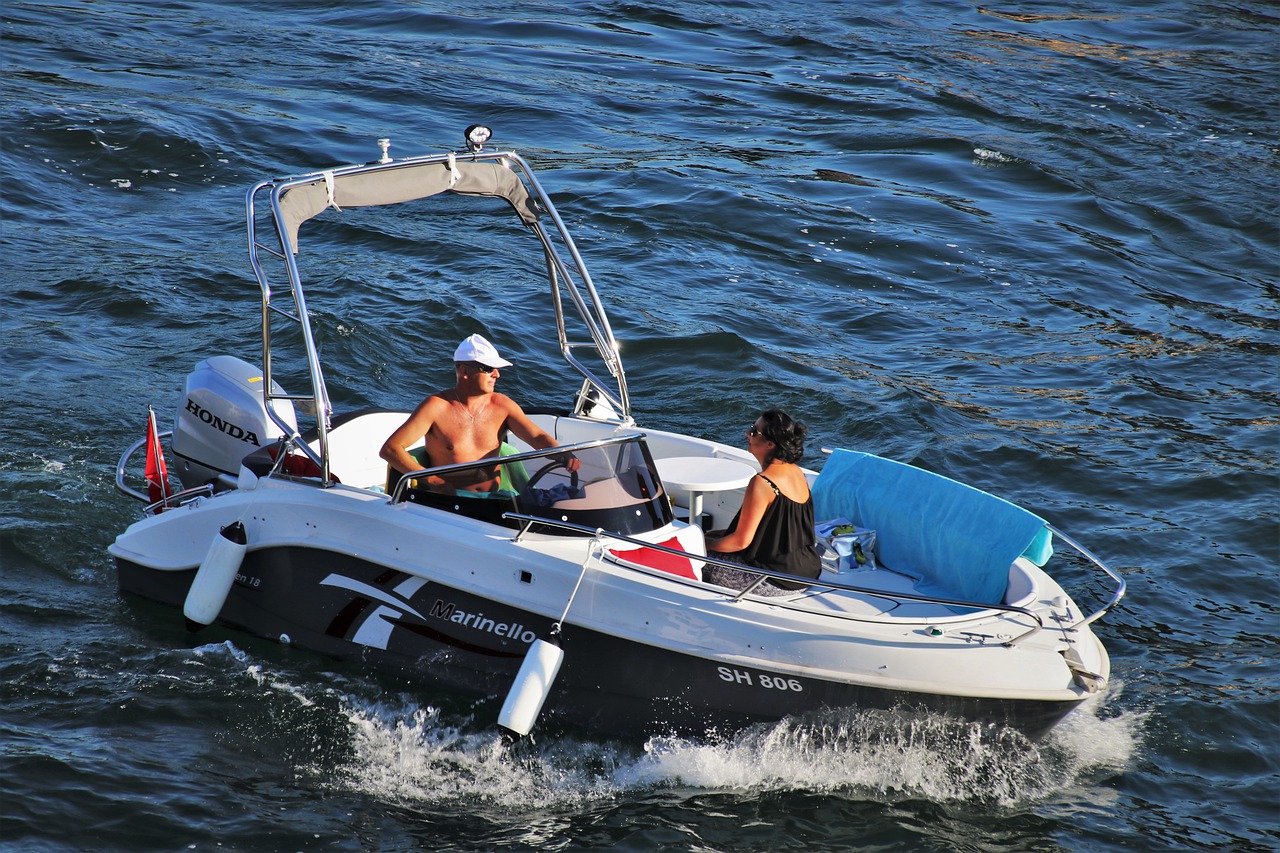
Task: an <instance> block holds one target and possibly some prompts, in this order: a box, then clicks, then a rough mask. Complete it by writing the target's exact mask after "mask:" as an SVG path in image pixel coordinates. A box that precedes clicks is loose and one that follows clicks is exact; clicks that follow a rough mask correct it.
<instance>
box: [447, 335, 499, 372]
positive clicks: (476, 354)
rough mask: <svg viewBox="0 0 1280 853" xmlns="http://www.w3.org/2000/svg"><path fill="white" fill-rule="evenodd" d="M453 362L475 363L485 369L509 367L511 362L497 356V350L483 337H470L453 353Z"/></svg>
mask: <svg viewBox="0 0 1280 853" xmlns="http://www.w3.org/2000/svg"><path fill="white" fill-rule="evenodd" d="M453 360H454V361H475V362H479V363H480V364H483V365H484V366H485V367H510V366H511V362H509V361H507V360H506V359H505V358H503V357H502V356H500V355H498V350H497V349H496V348H495V347H494V345H493V344H491V343H489V341H488V340H487V339H486V338H485V336H484V335H472V336H470V337H469V338H467V339H465V340H464V341H463V342H462V343H460V344H458V348H457V349H456V350H454V351H453Z"/></svg>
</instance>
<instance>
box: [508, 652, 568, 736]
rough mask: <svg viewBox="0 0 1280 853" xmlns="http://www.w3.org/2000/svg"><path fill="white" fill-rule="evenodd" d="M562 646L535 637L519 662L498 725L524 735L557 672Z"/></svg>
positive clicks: (530, 728) (538, 710) (529, 727)
mask: <svg viewBox="0 0 1280 853" xmlns="http://www.w3.org/2000/svg"><path fill="white" fill-rule="evenodd" d="M563 660H564V649H562V648H560V647H559V646H558V645H556V644H555V643H548V642H546V641H545V640H534V641H533V643H532V644H531V645H530V646H529V651H528V653H527V654H525V656H524V663H523V664H521V665H520V672H519V673H517V674H516V680H515V681H514V682H512V684H511V691H510V692H509V693H507V701H506V702H504V703H502V712H501V713H499V714H498V725H500V726H502V727H503V728H504V729H509V730H510V731H513V732H515V733H516V734H518V735H520V736H521V737H523V736H524V735H527V734H529V732H530V731H531V730H532V729H533V724H534V722H535V721H536V720H537V719H538V714H539V713H541V712H542V703H543V702H545V701H547V694H548V693H550V692H551V684H552V682H554V681H555V680H556V674H557V673H558V672H560V662H561V661H563Z"/></svg>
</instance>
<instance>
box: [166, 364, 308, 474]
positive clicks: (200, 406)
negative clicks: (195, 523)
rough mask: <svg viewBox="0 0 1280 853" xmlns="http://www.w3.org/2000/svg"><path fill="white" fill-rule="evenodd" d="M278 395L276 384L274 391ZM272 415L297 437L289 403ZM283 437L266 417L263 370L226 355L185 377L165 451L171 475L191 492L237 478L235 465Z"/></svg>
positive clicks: (281, 404)
mask: <svg viewBox="0 0 1280 853" xmlns="http://www.w3.org/2000/svg"><path fill="white" fill-rule="evenodd" d="M272 390H273V391H274V392H275V393H277V394H283V393H284V389H282V388H281V387H280V386H279V385H278V384H275V385H274V387H273V389H272ZM275 410H276V414H278V415H279V416H280V418H281V419H282V420H283V421H284V422H285V423H287V424H289V425H290V426H291V427H293V429H294V431H297V424H298V422H297V418H296V416H295V414H294V411H293V403H292V402H290V401H288V400H278V401H276V403H275ZM281 435H283V433H282V432H281V430H280V428H279V427H278V426H276V425H275V423H274V422H272V421H271V419H270V418H268V417H267V410H266V406H265V404H264V402H263V399H262V370H261V369H260V368H257V367H254V366H253V365H252V364H249V363H248V362H247V361H241V360H240V359H238V358H236V357H234V356H230V355H219V356H214V357H213V358H209V359H205V360H204V361H202V362H200V363H199V364H197V365H196V368H195V370H193V371H191V373H190V375H188V376H187V392H186V395H185V397H184V399H183V401H182V405H181V406H180V407H179V408H178V417H177V420H176V421H175V423H174V425H173V438H171V439H170V442H169V444H170V447H171V448H172V450H173V455H174V457H175V459H174V461H173V463H172V464H171V465H170V466H169V467H170V470H172V471H174V472H175V473H176V474H177V475H178V479H180V480H182V485H183V487H184V488H191V487H192V486H198V485H200V484H202V483H207V482H209V481H211V480H213V479H215V478H216V477H217V476H218V475H219V474H229V475H231V476H232V477H235V476H238V475H239V473H240V460H241V459H243V458H244V457H245V456H247V455H248V454H250V453H252V452H253V451H255V450H257V449H258V448H259V447H263V446H265V445H268V444H273V443H274V442H275V440H276V439H277V438H279V437H280V436H281Z"/></svg>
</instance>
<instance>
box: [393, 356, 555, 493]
mask: <svg viewBox="0 0 1280 853" xmlns="http://www.w3.org/2000/svg"><path fill="white" fill-rule="evenodd" d="M510 366H511V362H509V361H507V360H506V359H504V358H503V357H502V356H500V355H498V351H497V349H495V348H494V346H493V344H491V343H489V341H487V340H485V338H484V337H483V336H481V335H472V336H471V337H469V338H467V339H466V340H464V341H463V342H462V343H461V344H459V345H458V348H457V349H456V350H454V353H453V367H454V372H455V374H456V376H457V383H456V384H455V385H454V387H453V388H450V389H448V390H445V391H440V392H438V393H436V394H432V395H431V396H430V397H428V398H427V399H425V400H423V401H422V402H421V403H419V404H418V408H416V409H414V411H413V414H411V415H410V416H409V419H408V420H406V421H405V422H404V423H403V424H401V425H400V426H399V428H397V429H396V431H395V432H393V433H391V435H390V436H389V437H388V438H387V440H386V441H385V442H384V443H383V445H382V450H381V451H379V454H378V455H379V456H381V457H382V458H383V459H385V460H387V462H388V463H390V465H391V467H392V468H395V469H396V470H397V471H399V472H400V473H401V474H407V473H409V472H410V471H417V470H418V469H420V468H423V467H435V466H438V465H453V464H458V463H462V462H474V461H476V460H477V459H487V458H489V457H495V458H496V457H497V456H498V448H499V444H500V439H499V436H500V435H501V434H502V431H503V429H504V427H505V428H509V429H510V430H511V431H512V432H514V433H515V434H516V435H517V436H519V437H520V438H521V439H522V440H524V442H525V443H526V444H528V445H529V446H530V447H532V448H534V449H537V450H545V449H547V448H551V447H557V446H558V445H557V443H556V440H555V439H553V438H552V437H551V436H550V435H548V434H547V433H546V432H545V431H544V430H542V429H540V428H539V427H538V426H537V425H536V424H535V423H534V422H533V421H531V420H529V416H528V415H526V414H525V413H524V410H523V409H521V408H520V406H519V404H517V403H516V401H515V400H512V399H511V398H510V397H508V396H507V395H506V394H499V393H497V392H496V391H495V390H494V387H495V386H496V385H497V383H498V376H499V375H500V374H499V368H503V367H510ZM423 436H426V447H427V458H429V459H430V460H431V462H430V465H429V466H423V465H420V464H419V463H418V462H417V460H415V459H414V458H413V457H412V456H410V455H409V451H408V448H409V446H410V445H412V444H413V443H414V442H416V441H417V440H418V439H419V438H422V437H423ZM566 464H567V465H568V467H569V468H570V470H574V469H576V468H578V466H579V464H580V463H579V462H578V460H577V459H570V460H568V461H567V463H566ZM498 473H499V472H498V467H497V466H496V465H494V466H492V467H484V468H473V469H470V470H467V471H459V472H457V473H454V474H449V475H447V479H446V478H444V477H439V476H434V475H433V476H430V477H426V478H420V479H419V480H418V483H419V485H425V486H426V487H427V488H430V489H432V490H434V491H446V492H450V491H452V490H453V489H462V490H466V491H472V492H489V491H493V490H495V489H497V488H498ZM424 480H425V482H424Z"/></svg>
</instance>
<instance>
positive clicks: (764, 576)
mask: <svg viewBox="0 0 1280 853" xmlns="http://www.w3.org/2000/svg"><path fill="white" fill-rule="evenodd" d="M502 517H503V518H506V519H511V520H512V521H519V522H522V524H521V527H520V530H519V532H518V533H516V535H515V538H514V540H513V541H516V542H519V541H520V537H522V536H524V535H525V534H526V533H528V532H529V529H530V528H531V527H533V525H535V524H542V525H546V526H548V527H558V528H561V529H564V530H573V531H577V532H579V533H583V534H586V535H588V536H595V537H596V538H608V539H616V540H618V541H620V542H626V543H628V544H631V545H639V546H640V547H642V548H649V549H652V550H654V551H661V552H662V553H664V554H672V555H675V556H677V557H685V558H690V557H692V558H693V559H696V560H698V561H699V562H703V563H711V564H713V565H716V566H724V567H726V568H730V569H737V570H739V571H748V572H752V573H754V574H756V575H759V577H758V579H757V580H756V581H755V583H753V584H751V585H750V586H748V587H747V588H746V589H743V590H740V591H739V592H737V594H735V595H733V596H732V598H733V600H734V601H741V600H742V598H743V596H745V595H747V594H749V593H750V592H751V591H752V590H753V589H755V588H756V587H757V586H759V585H760V584H761V583H763V582H764V581H766V580H769V579H770V578H780V579H782V580H786V581H791V582H795V583H802V584H806V585H807V586H809V587H810V588H812V587H825V588H828V589H835V590H841V591H844V592H856V593H861V594H863V595H871V596H876V597H878V598H888V599H901V600H903V601H919V602H924V603H926V604H942V605H946V606H949V607H965V608H970V609H974V610H1001V611H1005V612H1007V613H1018V614H1020V615H1022V616H1026V617H1028V618H1030V619H1032V620H1033V621H1034V622H1035V623H1036V625H1035V627H1034V628H1032V629H1030V630H1029V631H1027V632H1026V633H1025V634H1019V635H1018V636H1017V637H1014V638H1013V639H1010V640H1006V641H1004V642H1003V643H1001V645H1003V646H1005V647H1012V646H1013V645H1014V644H1015V643H1018V642H1021V641H1022V640H1025V639H1027V638H1028V637H1031V636H1033V635H1035V634H1036V633H1038V632H1040V631H1041V630H1043V629H1044V620H1043V619H1042V618H1041V617H1040V614H1038V613H1036V612H1035V611H1034V610H1029V609H1027V608H1025V607H1018V606H1016V605H1012V604H984V603H982V602H977V601H963V600H961V599H954V598H937V597H935V596H931V595H920V594H917V593H913V592H887V591H885V590H880V589H870V588H867V587H860V586H853V585H852V584H845V583H839V582H836V581H826V580H820V579H815V578H803V577H800V576H798V575H789V574H786V573H784V572H769V571H766V570H764V569H758V568H755V567H754V566H744V565H742V564H741V563H732V562H729V561H727V560H721V559H719V558H716V557H709V556H704V555H702V554H691V553H690V552H689V551H683V550H680V549H678V548H668V547H667V546H665V545H659V544H657V543H656V542H647V541H645V540H644V539H637V538H635V537H634V536H627V535H625V534H622V533H611V532H610V531H608V530H605V529H604V528H602V527H594V528H593V527H586V526H585V525H581V524H574V523H573V522H569V521H557V520H555V519H549V518H541V517H539V516H536V515H526V514H524V513H519V512H506V513H503V514H502ZM619 565H621V564H619ZM627 568H630V567H629V566H628V567H627ZM676 579H677V580H678V578H676ZM770 603H771V604H775V603H776V604H782V605H784V606H785V604H786V603H785V602H783V601H781V600H779V599H771V601H770ZM827 615H830V616H835V617H837V618H843V619H852V620H855V621H867V620H865V619H859V618H858V617H857V616H853V615H850V614H848V613H830V614H827ZM922 621H926V620H922Z"/></svg>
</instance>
